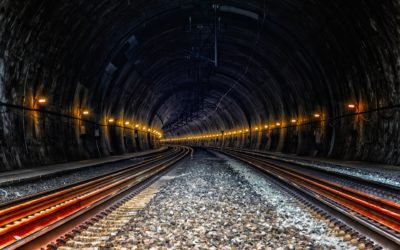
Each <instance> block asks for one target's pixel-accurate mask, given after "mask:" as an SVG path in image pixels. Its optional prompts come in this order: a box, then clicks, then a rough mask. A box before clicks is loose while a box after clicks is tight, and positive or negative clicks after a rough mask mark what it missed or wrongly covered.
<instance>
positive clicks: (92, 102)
mask: <svg viewBox="0 0 400 250" xmlns="http://www.w3.org/2000/svg"><path fill="white" fill-rule="evenodd" d="M214 6H217V10H215V9H214ZM0 7H1V10H0V11H1V13H2V15H1V16H3V18H4V19H3V20H1V22H2V23H5V25H3V26H2V27H1V29H2V32H1V33H2V34H3V36H2V37H1V40H0V41H1V45H2V46H1V48H3V49H2V51H1V53H2V54H3V55H4V58H5V62H1V64H0V65H2V67H0V68H1V70H3V71H4V72H5V75H6V76H7V82H5V86H6V87H5V88H6V89H5V90H3V91H2V93H3V95H2V97H1V98H2V100H3V101H10V100H6V99H9V98H10V96H13V93H18V92H19V93H21V92H22V88H23V86H21V85H22V84H21V80H20V79H23V77H22V76H21V75H24V74H28V75H29V76H27V77H28V79H29V81H30V82H31V83H32V84H31V85H30V88H29V89H28V90H27V93H28V95H29V94H31V95H38V94H44V95H46V92H51V93H52V95H51V96H53V98H54V99H53V100H51V102H52V103H53V104H54V105H55V108H56V109H57V110H59V111H60V112H61V111H68V110H70V109H71V107H72V106H73V105H74V102H76V101H77V98H76V96H77V95H78V96H81V95H82V96H83V98H82V99H83V100H84V102H85V103H86V104H87V105H88V106H89V107H91V108H92V109H93V111H94V113H95V114H97V115H98V117H99V119H101V117H102V116H103V115H105V114H106V115H109V116H114V117H122V118H123V119H132V120H135V121H142V122H145V123H147V124H151V125H153V126H154V127H159V128H162V129H163V130H164V132H165V135H166V136H173V135H185V134H188V133H191V132H193V131H195V132H198V133H201V132H206V131H216V130H217V131H218V130H221V129H222V130H228V129H232V128H235V127H249V126H252V125H254V124H261V123H264V122H266V121H270V120H285V119H290V118H291V117H301V116H306V115H308V114H310V113H313V112H324V114H326V115H327V116H332V117H334V116H338V115H341V114H343V113H344V110H343V109H344V104H345V103H346V102H349V101H356V102H362V103H363V105H364V107H363V108H364V109H366V110H368V109H373V108H376V107H378V106H386V105H390V104H396V103H398V102H399V101H398V93H399V86H400V84H399V83H398V79H399V78H398V75H397V74H398V73H397V72H399V71H398V68H399V60H398V58H399V57H398V53H399V32H398V28H399V27H400V25H399V21H398V18H397V14H398V13H397V12H396V11H395V10H398V9H399V6H398V3H397V2H396V1H385V3H381V2H378V1H373V0H369V1H361V0H360V1H344V0H340V1H313V0H307V1H294V0H274V1H272V0H269V1H266V0H263V1H262V0H259V1H257V0H250V1H235V0H229V1H190V0H186V1H184V0H182V1H171V0H158V1H156V0H153V1H149V0H146V1H145V0H127V1H109V0H107V1H106V0H98V1H88V0H86V1H84V0H69V1H50V0H47V1H40V0H36V1H29V2H26V1H14V0H5V1H3V2H2V3H0ZM215 27H216V29H217V31H216V32H215ZM215 37H216V43H215ZM215 44H217V45H215ZM216 47H217V49H216ZM215 50H217V52H216V54H217V58H218V65H217V66H216V65H215V61H214V59H215V55H216V54H215ZM22 60H23V61H24V62H25V63H22ZM18 72H22V73H18ZM20 74H21V75H20ZM377 83H379V87H378V84H377ZM4 93H7V94H4ZM48 96H50V95H48ZM12 101H15V100H11V102H12ZM80 101H82V100H80Z"/></svg>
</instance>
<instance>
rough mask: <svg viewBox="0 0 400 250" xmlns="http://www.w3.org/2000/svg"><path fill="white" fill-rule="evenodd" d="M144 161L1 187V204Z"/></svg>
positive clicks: (136, 159)
mask: <svg viewBox="0 0 400 250" xmlns="http://www.w3.org/2000/svg"><path fill="white" fill-rule="evenodd" d="M141 161H143V158H132V159H129V160H125V161H121V162H117V163H110V164H106V165H101V166H95V167H86V168H84V169H80V170H76V171H74V172H71V173H66V174H62V175H59V176H55V177H46V178H43V179H38V180H32V181H30V182H24V183H21V184H11V185H6V186H0V204H1V203H5V202H9V201H12V200H15V199H19V198H22V197H25V196H29V195H33V194H37V193H41V192H45V191H49V190H52V189H56V188H61V187H64V186H67V185H70V184H73V183H76V182H79V181H83V180H86V179H89V178H93V177H96V176H100V175H104V174H108V173H112V172H115V171H118V170H120V169H123V168H126V167H128V166H130V165H133V164H136V163H139V162H141Z"/></svg>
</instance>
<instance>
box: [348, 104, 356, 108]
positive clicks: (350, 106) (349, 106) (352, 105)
mask: <svg viewBox="0 0 400 250" xmlns="http://www.w3.org/2000/svg"><path fill="white" fill-rule="evenodd" d="M347 107H348V108H349V109H355V108H356V105H355V104H349V105H347Z"/></svg>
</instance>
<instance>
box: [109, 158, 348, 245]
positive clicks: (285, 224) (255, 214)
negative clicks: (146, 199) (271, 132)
mask: <svg viewBox="0 0 400 250" xmlns="http://www.w3.org/2000/svg"><path fill="white" fill-rule="evenodd" d="M177 173H178V176H177V177H176V178H174V179H173V180H171V181H170V182H169V183H168V184H167V185H166V186H165V188H164V189H162V190H161V191H160V192H159V193H158V194H157V195H156V197H155V198H153V200H152V201H151V202H150V203H149V204H148V205H147V207H146V208H145V209H143V210H140V211H138V213H137V214H136V215H135V216H134V217H133V218H132V219H131V221H130V223H128V224H127V225H125V226H124V227H123V228H122V229H121V231H120V232H119V233H118V234H117V235H115V236H113V237H111V238H110V239H109V240H108V241H107V243H106V244H105V246H104V249H354V247H352V246H351V245H349V244H348V243H346V242H344V241H343V240H342V239H341V238H338V237H335V236H333V234H331V233H330V231H329V229H328V227H327V226H326V225H325V224H324V223H323V222H321V221H318V220H317V219H314V218H313V217H312V216H311V215H310V214H309V212H308V211H306V210H303V209H301V208H300V207H299V206H298V203H297V202H295V201H294V200H293V199H292V198H291V197H290V196H289V195H288V194H286V193H285V192H283V191H281V190H280V189H279V188H277V187H275V186H273V185H271V183H269V182H268V180H267V179H266V178H265V177H263V176H261V175H259V174H258V173H256V172H255V171H254V170H252V169H251V168H249V167H246V166H243V164H241V163H239V162H237V161H235V160H232V159H230V158H228V157H226V156H222V155H218V156H217V155H215V154H211V153H209V152H206V151H196V153H195V155H194V158H193V160H187V161H186V163H185V164H182V167H181V168H180V169H179V171H178V172H177Z"/></svg>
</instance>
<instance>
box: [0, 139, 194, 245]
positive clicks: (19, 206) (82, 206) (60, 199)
mask: <svg viewBox="0 0 400 250" xmlns="http://www.w3.org/2000/svg"><path fill="white" fill-rule="evenodd" d="M189 152H190V149H189V148H186V147H175V148H174V150H170V151H168V152H167V153H164V154H163V155H159V156H156V157H155V159H149V160H147V161H146V162H142V163H138V164H134V165H132V166H131V167H128V168H125V169H123V170H120V171H116V172H115V173H112V174H108V175H105V176H101V177H96V178H92V179H89V180H87V181H84V182H80V183H78V184H77V185H75V184H74V185H69V186H68V187H64V188H62V189H61V190H55V191H52V192H48V193H43V194H39V195H34V196H32V197H29V198H27V199H24V201H15V202H11V203H8V204H6V205H3V206H0V225H1V226H0V248H6V249H15V248H17V247H22V246H23V245H25V244H27V243H28V242H29V241H31V240H35V238H36V237H35V235H36V234H38V233H40V234H41V235H43V234H46V230H47V229H48V230H51V231H54V228H53V225H56V224H58V222H60V221H62V220H68V218H70V219H71V220H72V219H74V218H75V217H76V216H78V215H81V211H83V210H88V211H90V210H91V209H90V208H91V207H94V206H96V207H97V206H100V205H101V204H102V201H108V200H110V199H112V197H114V196H116V195H118V194H121V193H123V192H126V191H127V189H129V188H132V187H134V186H136V185H138V184H140V183H141V182H143V181H145V180H147V179H149V178H151V177H152V176H154V175H156V174H158V173H160V172H162V171H164V170H165V169H167V168H168V167H169V166H171V165H173V164H175V163H176V162H177V161H179V160H181V159H182V158H184V157H185V156H187V155H188V154H189ZM75 215H76V216H75ZM63 224H65V223H62V224H61V225H59V227H62V225H63ZM43 232H44V233H43ZM28 239H30V240H28Z"/></svg>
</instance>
